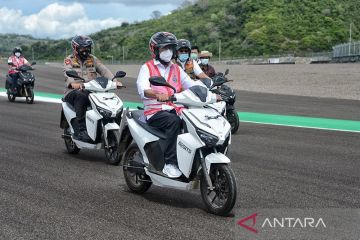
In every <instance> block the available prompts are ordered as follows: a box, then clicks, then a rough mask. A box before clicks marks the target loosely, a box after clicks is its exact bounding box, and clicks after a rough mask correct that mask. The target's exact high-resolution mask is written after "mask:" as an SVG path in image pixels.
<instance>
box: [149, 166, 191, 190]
mask: <svg viewBox="0 0 360 240" xmlns="http://www.w3.org/2000/svg"><path fill="white" fill-rule="evenodd" d="M145 173H146V175H148V176H149V177H150V178H151V181H152V183H153V184H154V185H155V186H159V187H167V188H174V189H179V190H190V189H192V186H193V184H192V182H189V183H185V182H180V181H178V180H173V179H170V178H167V177H163V176H160V175H158V174H155V173H152V172H149V171H148V170H147V169H146V168H145Z"/></svg>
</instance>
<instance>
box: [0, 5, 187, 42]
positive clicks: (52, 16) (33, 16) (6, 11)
mask: <svg viewBox="0 0 360 240" xmlns="http://www.w3.org/2000/svg"><path fill="white" fill-rule="evenodd" d="M182 3H183V0H168V1H161V0H118V1H116V0H103V1H102V0H81V1H71V0H61V1H54V0H31V1H24V0H0V33H18V34H30V35H33V36H34V37H41V38H45V37H49V38H53V39H59V38H67V37H70V36H73V35H74V33H75V34H78V33H79V34H89V33H92V32H97V31H99V30H102V29H105V28H108V27H114V26H118V25H120V24H121V23H122V22H124V21H126V22H134V21H142V20H146V19H150V18H151V13H152V12H153V11H155V10H158V11H160V12H161V13H162V14H163V15H165V14H168V13H169V12H171V11H172V10H174V9H176V8H178V7H179V6H180V5H181V4H182Z"/></svg>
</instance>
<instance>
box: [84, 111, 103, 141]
mask: <svg viewBox="0 0 360 240" xmlns="http://www.w3.org/2000/svg"><path fill="white" fill-rule="evenodd" d="M100 119H102V116H101V115H100V114H99V113H97V112H96V111H95V110H94V109H91V110H88V111H86V131H87V133H88V135H89V137H90V138H91V139H92V140H93V141H95V139H96V137H97V136H96V134H97V128H98V121H99V120H100Z"/></svg>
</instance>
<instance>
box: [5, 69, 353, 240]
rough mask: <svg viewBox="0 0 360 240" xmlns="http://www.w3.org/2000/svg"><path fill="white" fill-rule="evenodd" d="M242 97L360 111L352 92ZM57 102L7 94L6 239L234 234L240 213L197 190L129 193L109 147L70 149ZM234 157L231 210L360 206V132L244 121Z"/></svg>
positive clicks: (40, 84) (329, 113) (265, 105)
mask: <svg viewBox="0 0 360 240" xmlns="http://www.w3.org/2000/svg"><path fill="white" fill-rule="evenodd" d="M1 70H3V68H2V67H1ZM2 72H3V71H2ZM34 74H35V75H36V77H37V82H36V87H35V89H36V90H37V91H42V92H49V93H57V94H60V93H62V91H63V86H64V80H63V77H62V75H61V72H60V71H58V70H56V69H55V68H47V67H44V66H41V65H39V66H38V67H37V71H36V72H34ZM134 81H135V80H134V79H133V78H126V79H125V80H124V81H123V82H124V84H125V85H127V88H126V89H123V90H120V91H119V95H120V96H121V98H122V99H123V100H126V101H134V102H139V98H138V95H137V94H136V87H135V83H134ZM237 95H238V99H237V105H236V108H237V109H238V110H239V111H247V112H263V113H271V114H284V115H299V116H311V117H323V118H336V119H348V120H359V119H360V116H359V114H360V113H359V106H360V104H359V101H355V100H340V99H331V98H328V99H327V98H314V97H300V96H289V95H278V94H264V93H254V92H245V91H237ZM35 101H36V99H35ZM60 110H61V106H60V105H59V104H54V103H44V102H35V104H33V105H28V104H26V103H24V101H21V100H19V101H18V100H17V101H16V102H15V103H9V102H8V101H7V99H6V98H0V112H1V114H0V123H1V125H0V139H1V141H0V239H207V240H208V239H234V238H235V236H234V228H235V227H236V225H235V224H234V221H235V220H237V219H236V216H230V217H227V218H224V217H218V216H214V215H211V214H209V213H207V212H206V211H205V208H204V205H203V203H202V200H201V196H200V194H199V192H198V191H191V192H183V191H176V190H168V189H162V188H158V187H154V186H152V187H151V188H150V190H149V191H148V192H147V193H145V194H143V195H136V194H132V193H130V192H128V191H127V190H126V185H125V181H124V178H123V176H122V170H121V167H119V166H110V165H107V164H105V162H104V158H105V156H104V153H103V152H101V151H89V150H82V151H81V152H80V153H79V154H78V155H69V154H68V153H67V152H66V150H65V146H64V143H63V140H62V139H61V134H62V131H61V129H60V128H59V118H60ZM229 158H230V159H231V161H232V163H231V167H232V169H233V170H234V172H235V175H236V178H237V187H238V196H237V203H236V205H235V209H234V213H235V210H237V209H240V208H287V207H291V208H311V207H314V208H330V207H331V208H359V207H360V200H359V199H360V198H359V197H360V176H359V169H360V161H359V159H360V141H359V133H352V132H338V131H324V130H316V129H303V128H292V127H282V126H272V125H259V124H251V123H241V125H240V129H239V132H238V133H237V134H236V135H234V136H233V138H232V145H231V149H230V152H229ZM325 237H326V235H325ZM328 239H331V236H328Z"/></svg>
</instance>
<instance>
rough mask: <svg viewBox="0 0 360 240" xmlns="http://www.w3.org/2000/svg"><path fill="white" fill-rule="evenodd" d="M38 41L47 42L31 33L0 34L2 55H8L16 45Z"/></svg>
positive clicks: (0, 54) (26, 44)
mask: <svg viewBox="0 0 360 240" xmlns="http://www.w3.org/2000/svg"><path fill="white" fill-rule="evenodd" d="M38 41H43V42H44V43H45V42H47V40H41V39H35V38H33V37H32V36H30V35H17V34H0V56H8V55H9V54H11V52H12V50H13V49H14V47H15V46H30V45H31V44H34V43H36V42H38Z"/></svg>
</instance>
